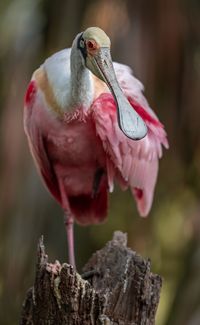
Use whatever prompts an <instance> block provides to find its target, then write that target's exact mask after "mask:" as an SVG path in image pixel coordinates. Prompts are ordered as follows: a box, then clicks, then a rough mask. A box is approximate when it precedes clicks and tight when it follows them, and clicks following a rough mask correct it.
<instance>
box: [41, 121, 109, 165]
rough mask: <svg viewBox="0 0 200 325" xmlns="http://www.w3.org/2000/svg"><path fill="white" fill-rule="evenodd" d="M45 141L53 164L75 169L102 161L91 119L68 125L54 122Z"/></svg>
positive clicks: (100, 148)
mask: <svg viewBox="0 0 200 325" xmlns="http://www.w3.org/2000/svg"><path fill="white" fill-rule="evenodd" d="M46 139H47V150H48V152H49V155H50V156H51V160H52V161H53V162H54V163H55V164H57V163H59V164H62V165H64V166H66V165H69V166H74V167H75V166H83V165H84V164H94V163H95V162H96V161H101V160H102V155H103V150H102V146H101V143H100V141H99V140H98V138H97V137H96V134H95V128H94V125H93V123H92V119H91V117H87V118H86V119H85V121H79V120H74V121H71V122H69V123H66V122H65V121H60V120H55V121H54V125H53V126H51V128H50V129H49V130H48V134H47V138H46Z"/></svg>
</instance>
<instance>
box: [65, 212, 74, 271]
mask: <svg viewBox="0 0 200 325" xmlns="http://www.w3.org/2000/svg"><path fill="white" fill-rule="evenodd" d="M64 223H65V229H66V233H67V242H68V257H69V264H71V265H72V266H73V267H74V269H75V270H76V263H75V255H74V218H73V216H72V214H71V213H70V212H68V211H65V215H64Z"/></svg>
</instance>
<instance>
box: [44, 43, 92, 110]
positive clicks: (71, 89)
mask: <svg viewBox="0 0 200 325" xmlns="http://www.w3.org/2000/svg"><path fill="white" fill-rule="evenodd" d="M76 43H77V41H76V39H75V40H74V42H73V46H72V49H65V50H62V51H60V52H57V53H55V54H54V55H52V56H51V57H50V58H48V59H47V60H46V61H45V63H44V68H45V71H46V73H47V77H48V80H49V83H50V86H51V88H52V91H53V93H54V96H55V99H56V101H57V103H58V105H59V106H60V108H61V110H63V111H65V112H71V111H73V110H75V109H77V108H80V107H82V108H83V109H84V110H87V109H88V108H89V107H90V105H91V103H92V101H93V97H94V96H93V92H94V91H93V82H92V77H91V73H90V71H89V70H88V69H87V68H86V67H85V66H84V63H83V61H82V57H81V53H79V50H78V48H77V46H76Z"/></svg>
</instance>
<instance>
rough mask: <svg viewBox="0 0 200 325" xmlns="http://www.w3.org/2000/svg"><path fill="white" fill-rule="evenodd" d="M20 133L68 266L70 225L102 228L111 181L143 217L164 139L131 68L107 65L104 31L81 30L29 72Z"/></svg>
mask: <svg viewBox="0 0 200 325" xmlns="http://www.w3.org/2000/svg"><path fill="white" fill-rule="evenodd" d="M24 127H25V132H26V135H27V137H28V142H29V146H30V150H31V153H32V155H33V158H34V160H35V163H36V166H37V169H38V171H39V173H40V174H41V176H42V178H43V180H44V183H45V184H46V186H47V188H48V189H49V191H50V192H51V194H52V195H53V196H54V198H55V199H56V200H57V201H58V202H59V204H60V205H61V207H62V208H63V210H64V214H65V225H66V231H67V238H68V255H69V262H70V264H72V265H74V266H75V259H74V239H73V223H74V220H75V221H77V222H78V223H80V224H82V225H86V224H90V223H100V222H102V221H103V220H104V219H105V218H106V215H107V205H108V190H109V191H110V192H112V191H113V182H114V180H116V181H117V182H118V183H119V185H120V186H121V188H122V189H123V190H125V189H127V188H128V187H130V189H131V191H132V194H133V196H134V198H135V200H136V204H137V208H138V211H139V213H140V215H141V216H146V215H147V214H148V212H149V210H150V208H151V205H152V200H153V194H154V187H155V183H156V178H157V172H158V160H159V158H161V156H162V145H164V146H165V147H166V148H167V147H168V142H167V138H166V133H165V131H164V128H163V125H162V124H161V123H160V122H159V120H158V118H157V116H156V115H155V114H154V112H153V111H152V110H151V108H150V107H149V105H148V103H147V101H146V99H145V97H144V96H143V85H142V84H141V82H140V81H138V80H137V79H136V78H135V77H134V76H133V75H132V72H131V69H130V68H129V67H127V66H125V65H122V64H119V63H114V64H113V63H112V60H111V55H110V39H109V38H108V36H107V35H106V34H105V32H104V31H103V30H101V29H100V28H97V27H91V28H88V29H86V30H85V31H84V32H83V33H80V34H78V35H77V36H76V38H75V40H74V42H73V44H72V48H71V49H64V50H62V51H60V52H58V53H56V54H54V55H52V56H51V57H50V58H48V59H47V60H46V61H45V62H44V64H42V65H41V66H40V68H39V69H37V70H36V71H35V72H34V73H33V76H32V79H31V82H30V84H29V86H28V89H27V93H26V97H25V108H24ZM146 133H147V134H146ZM135 140H138V141H135Z"/></svg>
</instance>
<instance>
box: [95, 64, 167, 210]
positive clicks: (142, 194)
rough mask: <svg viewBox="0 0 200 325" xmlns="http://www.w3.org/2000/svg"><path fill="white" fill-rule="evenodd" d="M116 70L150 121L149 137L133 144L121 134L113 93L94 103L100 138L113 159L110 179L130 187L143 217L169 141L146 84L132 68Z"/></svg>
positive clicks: (129, 95) (131, 101) (123, 67)
mask: <svg viewBox="0 0 200 325" xmlns="http://www.w3.org/2000/svg"><path fill="white" fill-rule="evenodd" d="M114 68H115V72H116V75H117V79H118V81H119V83H120V86H121V88H122V90H123V92H124V93H125V95H126V96H127V98H128V99H129V101H130V104H131V105H132V106H133V107H134V109H135V110H136V111H137V112H138V113H139V114H140V116H141V117H142V118H143V119H144V121H145V122H146V124H147V127H148V134H147V136H146V137H145V138H144V139H142V140H139V141H133V140H131V139H129V138H127V137H126V136H125V135H124V134H123V133H122V132H121V130H120V129H119V127H118V122H117V114H116V105H115V101H114V99H113V97H112V95H111V94H109V93H107V94H106V93H104V94H102V95H100V96H99V97H98V98H97V99H96V100H95V102H94V103H93V107H92V111H93V119H94V123H95V127H96V132H97V135H98V136H99V137H100V138H101V140H102V143H103V147H104V150H105V151H106V152H107V153H108V156H109V158H110V160H111V164H110V165H109V170H108V178H112V179H113V178H114V176H115V178H116V179H117V181H118V182H119V184H120V185H121V187H122V188H127V186H129V187H130V188H131V191H132V193H133V195H134V197H135V200H136V204H137V208H138V211H139V213H140V215H141V216H146V215H147V214H148V213H149V211H150V208H151V205H152V201H153V195H154V189H155V184H156V180H157V174H158V160H159V158H161V156H162V145H163V146H164V147H166V148H168V141H167V137H166V132H165V130H164V127H163V125H162V124H161V123H160V121H159V120H158V118H157V116H156V114H155V113H154V112H153V111H152V109H151V108H150V107H149V105H148V103H147V101H146V99H145V97H144V95H143V90H144V87H143V85H142V83H141V82H140V81H139V80H137V79H136V78H135V77H134V76H133V75H132V74H131V69H130V68H129V67H127V66H124V65H121V64H118V63H115V64H114ZM113 175H114V176H113Z"/></svg>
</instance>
